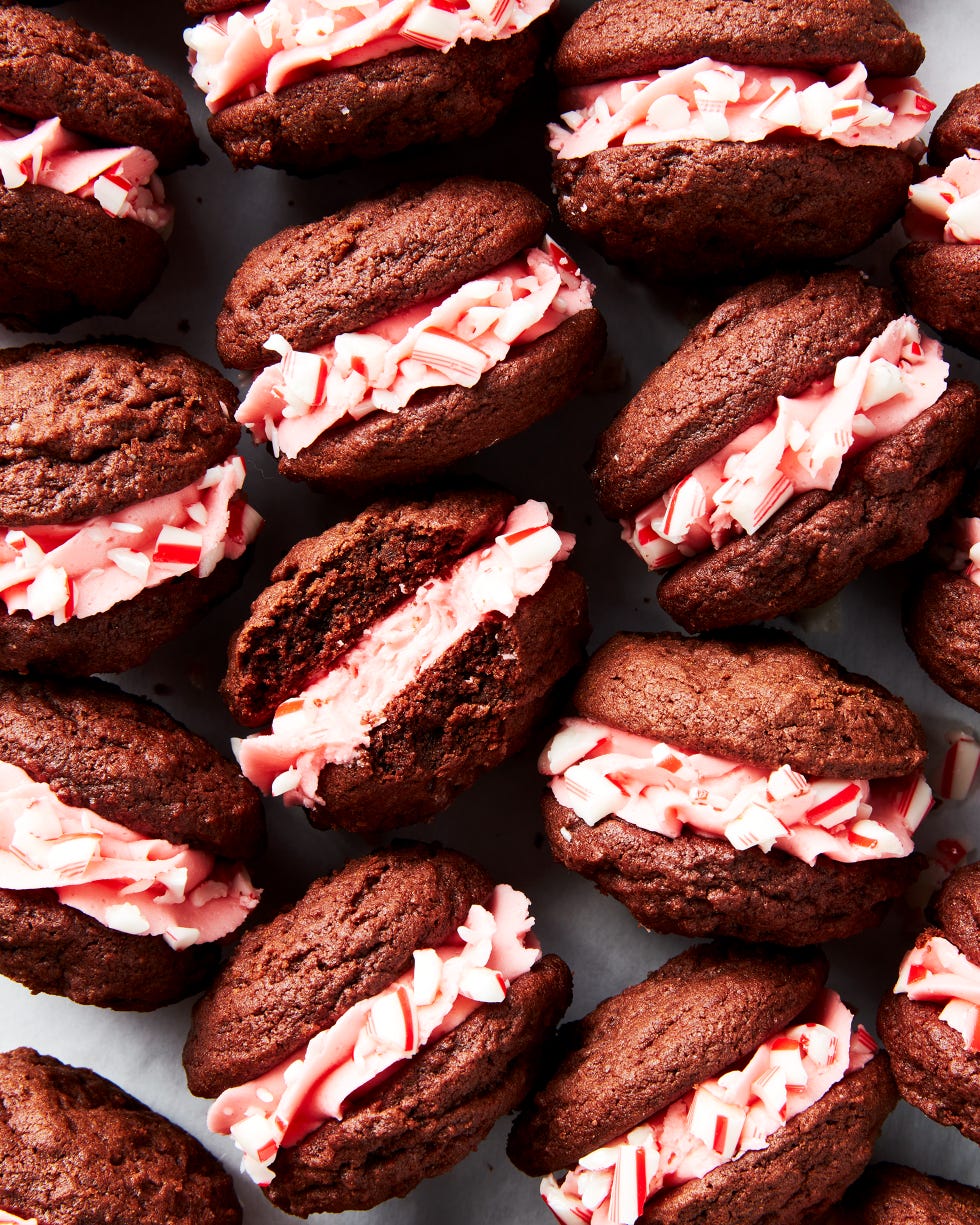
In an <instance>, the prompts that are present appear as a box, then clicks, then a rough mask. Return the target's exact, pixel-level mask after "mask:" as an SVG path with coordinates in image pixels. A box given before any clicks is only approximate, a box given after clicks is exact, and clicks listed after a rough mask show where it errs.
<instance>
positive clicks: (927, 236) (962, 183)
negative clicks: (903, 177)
mask: <svg viewBox="0 0 980 1225" xmlns="http://www.w3.org/2000/svg"><path fill="white" fill-rule="evenodd" d="M929 161H930V162H931V163H932V165H933V166H934V167H936V171H935V173H934V174H933V175H932V177H930V178H927V179H925V180H924V181H923V182H920V183H916V184H915V185H914V186H913V187H912V188H911V189H910V191H909V195H910V197H911V204H910V205H909V209H908V212H907V213H906V216H905V228H906V231H907V232H908V234H909V237H910V238H911V239H912V240H913V241H912V242H910V243H909V245H908V246H907V247H903V248H902V250H901V251H899V252H898V254H897V255H896V256H895V259H894V261H893V264H892V267H893V270H894V272H895V276H896V278H897V279H898V281H899V284H900V285H901V286H902V290H903V293H904V295H905V298H906V300H907V301H908V304H909V309H910V310H912V311H913V312H914V313H915V314H916V315H918V316H919V318H920V319H924V320H925V321H926V323H928V324H929V326H930V327H933V328H935V329H936V331H937V332H939V334H940V335H941V336H942V338H943V339H944V340H947V341H949V343H950V344H954V345H957V346H958V347H959V348H961V349H965V350H966V351H967V352H968V353H973V354H974V355H975V356H980V219H978V218H980V206H978V205H980V85H973V86H971V88H969V89H964V90H961V91H960V93H958V94H957V95H956V96H955V98H953V100H952V102H951V103H950V104H949V106H948V107H947V108H946V110H945V111H944V112H943V114H942V116H941V117H940V119H939V121H938V122H937V124H936V127H935V129H934V130H933V133H932V138H931V140H930V141H929Z"/></svg>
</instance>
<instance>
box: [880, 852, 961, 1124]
mask: <svg viewBox="0 0 980 1225" xmlns="http://www.w3.org/2000/svg"><path fill="white" fill-rule="evenodd" d="M929 914H930V917H931V918H932V920H933V921H934V922H935V924H936V926H934V927H928V928H926V930H925V931H923V932H922V933H921V935H920V936H919V938H918V939H917V940H916V942H915V945H916V948H921V947H922V946H923V945H925V944H926V943H927V942H928V941H929V939H930V938H931V937H934V936H941V937H945V939H947V940H949V941H950V942H951V943H952V944H954V945H955V946H956V948H957V949H958V950H959V952H961V953H962V954H963V955H964V956H965V957H967V958H968V959H969V960H970V961H972V962H974V964H977V962H978V955H980V863H973V864H967V865H966V866H965V867H962V868H959V869H958V870H957V871H956V872H954V873H953V874H952V875H951V876H950V877H948V878H947V880H946V882H945V884H944V885H943V887H942V889H941V890H940V891H939V893H938V894H937V896H936V897H935V898H934V899H933V902H932V903H931V905H930V911H929ZM942 1008H943V1004H942V1002H941V1001H940V1002H938V1003H932V1002H931V1001H926V1000H913V999H911V998H910V997H909V996H908V995H904V994H899V995H895V994H892V995H886V996H885V998H884V999H883V1000H882V1001H881V1007H880V1008H879V1010H878V1030H879V1032H880V1033H881V1039H882V1042H883V1043H884V1045H885V1047H886V1048H887V1050H888V1054H889V1055H890V1056H891V1061H892V1069H893V1071H894V1073H895V1079H896V1081H897V1082H898V1089H899V1092H900V1093H901V1095H902V1097H904V1098H905V1100H906V1101H907V1102H910V1103H911V1104H912V1105H913V1106H916V1107H918V1109H919V1110H921V1111H922V1112H923V1113H924V1114H927V1115H928V1116H929V1118H931V1119H935V1121H936V1122H937V1123H943V1124H945V1125H947V1126H950V1127H956V1128H958V1129H959V1130H960V1131H961V1132H962V1133H963V1135H965V1136H966V1137H967V1138H968V1139H970V1140H973V1141H975V1142H976V1143H977V1144H980V1053H977V1052H976V1051H972V1050H969V1049H968V1048H967V1046H966V1045H965V1043H964V1040H963V1037H962V1035H961V1034H960V1033H959V1032H957V1030H955V1029H953V1028H952V1027H951V1026H950V1025H947V1023H946V1022H945V1021H943V1020H940V1017H939V1014H940V1012H941V1011H942Z"/></svg>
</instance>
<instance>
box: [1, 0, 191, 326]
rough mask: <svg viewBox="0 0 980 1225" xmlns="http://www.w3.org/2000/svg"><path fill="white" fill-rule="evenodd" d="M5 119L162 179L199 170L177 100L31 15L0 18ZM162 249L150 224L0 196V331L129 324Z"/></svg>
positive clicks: (162, 86)
mask: <svg viewBox="0 0 980 1225" xmlns="http://www.w3.org/2000/svg"><path fill="white" fill-rule="evenodd" d="M0 112H4V113H6V114H7V115H8V116H12V117H15V118H20V119H23V120H26V121H27V122H28V126H29V125H30V124H31V123H33V122H35V121H38V120H43V119H51V118H54V117H55V116H57V117H59V118H60V119H61V120H62V122H63V124H64V126H65V128H66V129H68V130H69V131H71V132H73V133H76V134H78V135H80V136H85V137H88V138H89V139H91V140H93V141H94V142H95V143H96V144H98V145H106V146H112V147H122V148H125V147H127V146H130V145H136V146H139V147H141V148H144V149H149V150H150V152H151V153H152V154H153V155H154V156H155V157H156V158H157V160H158V161H159V163H160V169H161V171H162V172H164V173H166V172H168V171H172V170H176V169H179V168H180V167H181V166H185V165H187V164H188V163H189V162H193V161H198V160H200V151H199V149H198V145H197V139H196V137H195V136H194V131H193V128H192V127H191V122H190V118H189V116H188V114H187V108H186V107H185V105H184V100H183V98H182V97H181V94H180V90H179V89H178V88H177V86H176V85H175V84H174V82H173V81H171V80H170V79H169V77H166V76H164V75H163V74H162V73H159V72H156V71H154V70H153V69H151V68H149V67H148V66H147V65H146V64H145V63H144V62H143V61H142V60H141V59H140V58H139V57H138V56H135V55H125V54H123V53H121V52H118V51H114V50H113V49H112V48H111V47H110V46H109V44H108V43H107V42H106V41H105V39H104V38H102V37H101V35H99V34H94V33H92V32H91V31H90V30H86V29H85V28H84V27H83V26H80V25H79V24H78V23H77V22H75V21H71V20H61V19H59V18H57V17H53V16H51V15H50V14H49V13H45V12H43V11H40V10H38V9H35V8H28V7H27V6H24V5H17V4H12V5H7V6H5V7H4V8H3V9H2V10H0ZM165 264H166V248H165V246H164V242H163V239H162V237H161V236H160V234H159V233H158V232H157V231H156V230H154V229H151V228H150V227H149V226H148V225H144V224H143V223H142V222H139V221H136V220H131V219H119V218H116V217H112V216H110V215H109V214H108V213H107V212H105V211H103V209H102V207H101V206H100V205H99V204H98V203H97V202H96V201H95V200H94V199H81V198H80V197H78V196H68V195H64V194H62V193H61V192H58V191H53V190H51V189H49V188H47V187H36V186H30V185H25V186H23V187H19V188H14V189H10V190H8V189H7V188H5V187H0V320H2V322H3V323H4V324H5V325H6V326H7V327H10V328H15V329H19V330H23V329H27V330H38V329H40V330H49V331H54V330H56V329H57V328H60V327H62V326H64V325H65V324H66V323H69V322H71V321H73V320H75V319H79V318H82V317H83V316H85V315H93V314H108V315H128V314H129V313H130V311H131V310H132V309H133V307H134V306H135V305H136V304H137V303H138V302H139V301H140V300H141V299H142V298H144V297H145V296H146V295H147V294H148V293H149V292H150V290H151V289H152V288H153V287H154V285H155V284H156V282H157V281H158V280H159V278H160V274H161V273H162V271H163V268H164V265H165Z"/></svg>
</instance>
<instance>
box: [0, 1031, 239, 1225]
mask: <svg viewBox="0 0 980 1225" xmlns="http://www.w3.org/2000/svg"><path fill="white" fill-rule="evenodd" d="M0 1204H2V1205H3V1207H4V1208H6V1209H8V1211H11V1212H14V1213H16V1214H17V1215H19V1216H23V1217H28V1218H29V1217H37V1218H38V1219H39V1220H40V1221H42V1222H45V1225H47V1223H48V1222H52V1223H53V1222H81V1221H99V1222H101V1223H102V1225H240V1222H241V1219H242V1210H241V1208H240V1206H239V1204H238V1201H237V1199H236V1198H235V1192H234V1190H233V1188H232V1184H231V1179H230V1178H229V1177H228V1175H227V1174H226V1173H225V1171H224V1170H223V1169H222V1168H221V1166H220V1165H219V1164H218V1163H217V1161H215V1159H214V1158H213V1157H212V1156H211V1155H210V1153H208V1152H207V1151H206V1150H205V1149H204V1148H203V1147H202V1146H201V1145H200V1144H199V1143H198V1142H197V1141H196V1140H195V1139H194V1138H193V1137H192V1136H189V1135H188V1134H187V1133H186V1132H185V1131H182V1130H181V1129H180V1128H179V1127H176V1126H175V1125H174V1124H173V1123H170V1122H168V1120H167V1119H165V1118H163V1117H162V1116H161V1115H158V1114H156V1113H154V1111H152V1110H150V1109H149V1107H147V1106H144V1105H143V1104H142V1102H138V1101H137V1100H136V1099H135V1098H132V1097H130V1096H129V1094H128V1093H124V1092H123V1091H122V1090H121V1089H118V1088H117V1087H116V1086H115V1085H114V1084H112V1083H111V1082H110V1081H107V1080H103V1079H102V1077H101V1076H97V1075H96V1074H95V1073H94V1072H90V1071H88V1070H87V1069H85V1068H70V1067H66V1066H65V1065H64V1064H62V1063H59V1062H58V1060H57V1059H52V1058H50V1057H49V1056H46V1055H39V1054H38V1053H37V1052H36V1051H32V1050H31V1049H30V1048H28V1047H20V1048H19V1049H18V1050H14V1051H8V1052H6V1053H5V1054H0Z"/></svg>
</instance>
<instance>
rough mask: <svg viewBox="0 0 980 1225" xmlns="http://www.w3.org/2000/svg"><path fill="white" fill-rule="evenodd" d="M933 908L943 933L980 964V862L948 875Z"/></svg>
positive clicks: (933, 915)
mask: <svg viewBox="0 0 980 1225" xmlns="http://www.w3.org/2000/svg"><path fill="white" fill-rule="evenodd" d="M929 910H930V916H931V917H932V919H933V920H934V921H935V922H936V923H938V924H939V926H940V927H941V928H942V929H943V935H944V936H946V938H947V939H948V940H951V941H952V942H953V944H955V945H956V947H957V948H958V949H959V950H960V952H961V953H962V954H963V956H964V957H968V958H969V959H970V961H972V962H973V963H974V965H978V966H980V863H969V864H964V866H963V867H962V868H957V870H956V871H955V872H954V873H953V874H952V875H951V876H949V877H947V879H946V881H945V882H944V884H943V887H942V888H941V889H940V890H939V892H938V893H937V894H936V896H935V897H934V898H933V900H932V903H931V905H930V907H929Z"/></svg>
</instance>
